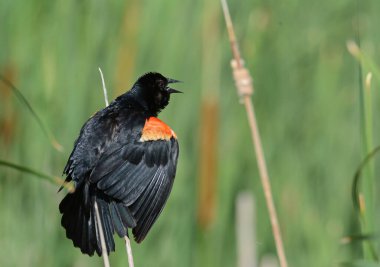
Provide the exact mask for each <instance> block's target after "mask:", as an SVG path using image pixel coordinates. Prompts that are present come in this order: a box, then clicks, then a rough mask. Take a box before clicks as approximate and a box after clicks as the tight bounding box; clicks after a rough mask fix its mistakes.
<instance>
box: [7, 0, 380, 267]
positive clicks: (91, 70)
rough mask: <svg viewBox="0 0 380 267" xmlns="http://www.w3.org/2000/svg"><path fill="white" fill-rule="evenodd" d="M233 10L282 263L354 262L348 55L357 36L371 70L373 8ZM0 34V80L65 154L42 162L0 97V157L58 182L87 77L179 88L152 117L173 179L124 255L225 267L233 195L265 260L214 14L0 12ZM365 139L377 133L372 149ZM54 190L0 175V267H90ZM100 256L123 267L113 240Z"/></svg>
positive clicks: (218, 17)
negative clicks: (163, 129)
mask: <svg viewBox="0 0 380 267" xmlns="http://www.w3.org/2000/svg"><path fill="white" fill-rule="evenodd" d="M230 9H231V15H232V18H233V21H234V23H235V28H236V32H237V36H238V39H239V41H240V48H241V52H242V55H243V57H244V59H245V61H246V65H247V67H248V68H249V69H250V70H251V72H252V74H253V77H254V84H255V88H256V92H255V94H254V104H255V107H256V113H257V118H258V122H259V126H260V131H261V135H262V141H263V146H264V150H265V154H266V159H267V161H268V162H267V164H268V169H269V173H270V176H271V178H272V186H273V192H274V198H275V202H276V206H277V210H278V213H279V220H280V224H281V228H282V232H283V239H284V245H285V249H286V252H287V256H288V261H289V266H311V267H313V266H318V267H319V266H338V265H339V264H340V263H341V262H347V261H352V260H354V259H360V258H362V248H361V246H360V245H358V244H357V245H352V244H349V245H343V244H342V243H341V238H342V237H343V236H347V235H350V234H356V233H359V232H360V226H359V220H358V218H357V217H356V214H355V212H354V208H353V205H352V199H351V182H352V177H353V174H354V172H355V170H356V168H357V166H358V165H359V162H360V161H361V159H362V158H363V156H364V152H363V149H362V142H361V140H362V139H361V132H363V127H362V126H361V125H362V124H361V122H360V103H361V102H360V84H361V81H360V79H359V75H358V62H357V60H355V59H354V57H352V56H351V55H350V53H349V52H348V51H347V48H346V42H347V41H348V40H353V39H355V38H356V37H355V35H356V33H357V32H359V33H360V38H361V47H362V49H363V51H364V52H365V53H366V55H367V56H368V58H371V59H372V60H374V61H379V58H380V49H379V47H380V34H379V25H380V16H379V12H380V1H378V0H364V1H346V0H336V1H330V0H321V1H310V0H309V1H301V0H287V1H259V0H254V1H248V0H241V1H230ZM358 23H359V25H360V27H358ZM0 34H1V35H0V72H1V73H2V74H3V75H5V77H6V78H7V79H8V80H10V81H12V82H13V83H14V84H15V85H16V86H17V87H18V88H19V89H20V91H21V92H22V93H23V94H24V95H25V97H26V98H27V99H28V100H29V101H30V103H31V104H32V106H33V107H34V108H35V110H36V112H37V113H38V114H39V115H40V117H41V119H42V120H43V121H44V123H45V125H47V127H48V128H49V129H50V130H51V131H52V133H54V135H55V137H56V138H57V140H58V141H59V142H60V143H61V144H62V146H63V147H64V151H63V152H62V153H61V152H58V151H56V150H55V149H53V148H52V146H51V145H50V143H49V141H48V139H47V138H46V137H45V135H44V134H43V132H42V131H41V128H40V127H39V126H38V124H37V123H36V121H35V120H34V118H33V117H32V116H31V114H30V113H29V112H28V110H27V109H26V108H25V106H24V105H23V104H22V103H21V102H20V101H19V100H18V99H17V98H16V97H15V95H14V94H12V92H11V90H10V89H9V88H8V87H6V86H4V85H3V84H1V85H0V130H1V131H0V159H5V160H8V161H11V162H15V163H19V164H22V165H24V166H29V167H32V168H34V169H37V170H40V171H42V172H45V173H48V174H52V175H58V176H59V175H60V174H61V172H62V170H63V167H64V165H65V163H66V159H67V157H68V156H69V153H70V151H71V149H72V145H73V142H74V140H75V139H76V137H77V135H78V133H79V130H80V127H81V125H82V124H83V123H84V122H85V120H86V119H87V118H88V117H90V116H91V115H92V114H93V113H94V112H95V111H97V110H99V109H101V108H103V107H104V100H103V93H102V90H101V81H100V76H99V73H98V67H101V68H102V70H103V73H104V75H105V80H106V84H107V88H108V90H109V92H108V94H109V97H110V98H114V97H116V96H117V95H119V94H121V93H123V92H125V91H126V90H128V89H129V88H130V86H131V85H132V84H133V82H134V81H135V80H136V78H137V77H138V76H139V75H141V74H143V73H145V72H148V71H158V72H161V73H162V74H164V75H166V76H168V77H171V78H175V79H179V80H182V81H184V83H182V84H180V85H178V87H177V88H178V89H181V90H182V91H184V92H185V94H183V95H176V96H174V97H173V98H172V101H171V104H170V105H169V107H168V108H167V109H166V110H165V111H163V112H162V114H161V116H160V117H161V118H162V119H163V120H164V121H166V122H167V123H168V124H169V125H171V127H172V128H173V129H174V130H175V131H176V133H177V135H178V137H179V140H180V158H179V166H178V172H177V177H176V181H175V184H174V189H173V191H172V194H171V196H170V198H169V201H168V203H167V205H166V208H165V209H164V212H163V213H162V215H161V216H160V218H159V220H158V221H157V223H156V225H155V226H154V227H153V229H152V230H151V232H150V234H149V235H148V237H147V238H146V240H145V241H144V242H143V243H142V244H140V245H137V244H136V243H133V244H132V246H133V252H134V256H135V265H136V266H144V267H148V266H237V251H236V238H235V200H236V196H237V195H238V193H239V192H240V191H250V192H252V193H253V194H254V195H255V199H256V204H257V205H256V210H257V212H256V213H257V218H256V221H257V225H255V226H254V227H256V229H257V238H256V241H257V242H256V246H257V251H258V256H259V257H262V256H263V255H266V254H275V247H274V243H273V238H272V234H271V228H270V224H269V220H268V215H267V210H266V205H265V202H264V197H263V194H262V188H261V184H260V180H259V176H258V171H257V167H256V163H255V155H254V152H253V149H252V145H251V139H250V132H249V128H248V125H247V121H246V114H245V111H244V108H243V106H241V105H240V104H239V102H238V97H237V95H236V90H235V88H234V83H233V80H232V75H231V70H230V64H229V61H230V59H231V52H230V48H229V42H228V38H227V35H226V31H225V26H224V20H223V17H222V13H221V7H220V3H219V1H194V0H183V1H174V0H171V1H137V0H131V1H121V0H120V1H105V0H97V1H88V0H87V1H72V0H58V1H49V0H39V1H37V0H34V1H21V0H13V1H11V0H1V1H0ZM369 70H371V69H368V68H366V66H364V69H363V75H364V74H366V72H367V71H369ZM377 78H378V77H374V79H373V84H372V85H373V86H372V89H373V91H372V96H371V98H370V101H371V102H372V107H373V118H376V114H377V112H378V111H379V105H378V104H379V103H378V102H379V80H378V79H377ZM378 127H379V123H378V121H376V120H374V123H373V133H374V138H373V142H372V143H373V144H377V141H378V138H376V133H378V131H377V129H378ZM373 144H372V145H373ZM364 150H365V149H364ZM202 163H203V164H202ZM205 163H206V164H205ZM208 176H209V177H208ZM208 179H209V180H208ZM204 186H206V187H207V189H204V188H202V187H204ZM57 189H58V186H55V185H52V184H49V183H47V182H45V181H42V180H39V179H35V178H33V177H32V176H30V175H27V174H21V173H19V172H18V171H15V170H12V169H9V168H4V167H0V266H102V261H101V259H99V258H98V257H92V258H90V257H88V256H84V255H82V254H81V253H80V251H79V250H78V249H76V248H74V247H73V246H72V243H71V241H70V240H68V239H66V238H65V233H64V230H63V228H62V227H61V226H60V219H61V216H60V214H59V212H58V204H59V202H60V200H61V199H62V198H63V195H64V193H63V192H61V193H59V194H57ZM202 192H206V193H205V194H206V197H201V195H202V194H203V193H202ZM202 209H203V210H202ZM377 211H378V210H377ZM117 239H118V238H117ZM110 259H111V266H127V257H126V253H125V251H124V244H123V242H122V240H119V239H118V241H117V247H116V253H113V254H112V255H111V258H110Z"/></svg>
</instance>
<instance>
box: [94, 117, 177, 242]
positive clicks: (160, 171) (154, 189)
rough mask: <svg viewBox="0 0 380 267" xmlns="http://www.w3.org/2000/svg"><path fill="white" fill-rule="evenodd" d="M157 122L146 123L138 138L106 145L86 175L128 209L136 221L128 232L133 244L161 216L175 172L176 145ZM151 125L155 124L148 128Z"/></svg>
mask: <svg viewBox="0 0 380 267" xmlns="http://www.w3.org/2000/svg"><path fill="white" fill-rule="evenodd" d="M157 120H158V119H155V120H154V121H151V123H149V122H148V121H147V123H146V124H145V126H144V129H143V130H142V132H140V135H139V138H134V139H128V140H125V139H124V140H125V141H124V143H119V142H116V143H114V144H112V145H110V146H109V147H108V148H107V151H105V153H103V154H102V156H101V157H100V159H99V160H98V162H97V164H96V166H95V167H94V168H93V169H92V171H91V174H90V176H89V181H90V183H93V184H96V185H97V188H98V189H99V190H101V191H102V192H103V193H104V194H106V195H108V196H109V197H112V198H114V199H115V200H117V201H121V202H123V203H124V204H125V205H126V206H128V208H129V210H130V211H131V213H132V215H133V217H134V219H135V221H136V227H134V228H133V230H132V232H133V235H134V237H135V240H136V241H137V242H141V241H142V240H143V239H144V238H145V236H146V234H147V233H148V231H149V230H150V228H151V227H152V225H153V223H154V222H155V221H156V219H157V217H158V215H159V214H160V213H161V211H162V209H163V207H164V205H165V203H166V200H167V199H168V196H169V194H170V191H171V188H172V185H173V182H174V177H175V173H176V166H177V158H178V150H179V148H178V142H177V140H176V138H175V134H174V133H172V132H170V131H167V129H166V128H165V129H164V128H162V127H163V126H164V125H165V124H163V123H162V124H159V123H158V124H157ZM152 123H156V125H154V127H150V128H149V127H148V126H152ZM165 126H166V127H167V125H165ZM147 129H149V131H146V130H147ZM163 129H164V130H165V131H164V130H163Z"/></svg>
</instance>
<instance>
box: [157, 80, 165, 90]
mask: <svg viewBox="0 0 380 267" xmlns="http://www.w3.org/2000/svg"><path fill="white" fill-rule="evenodd" d="M157 86H158V87H159V88H160V89H163V88H164V87H165V83H164V81H163V80H157Z"/></svg>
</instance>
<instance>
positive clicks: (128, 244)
mask: <svg viewBox="0 0 380 267" xmlns="http://www.w3.org/2000/svg"><path fill="white" fill-rule="evenodd" d="M99 72H100V77H101V79H102V86H103V93H104V101H105V103H106V106H108V94H107V88H106V83H105V82H104V77H103V72H102V69H101V68H99ZM95 205H96V207H95V208H97V204H96V202H95ZM99 220H100V219H99ZM101 227H102V225H101V224H100V228H101ZM103 238H104V236H103ZM124 239H125V249H126V251H127V255H128V264H129V267H134V266H135V265H134V263H133V255H132V247H131V242H130V241H129V238H128V236H124ZM102 247H103V244H102ZM106 256H107V260H108V255H107V253H106ZM103 258H104V259H105V257H104V254H103ZM104 261H105V260H104ZM104 266H107V265H106V262H104ZM108 266H109V263H108Z"/></svg>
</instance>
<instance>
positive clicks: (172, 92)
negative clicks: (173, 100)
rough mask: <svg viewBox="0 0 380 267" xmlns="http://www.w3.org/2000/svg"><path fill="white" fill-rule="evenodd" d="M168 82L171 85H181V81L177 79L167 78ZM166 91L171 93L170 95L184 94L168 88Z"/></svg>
mask: <svg viewBox="0 0 380 267" xmlns="http://www.w3.org/2000/svg"><path fill="white" fill-rule="evenodd" d="M167 80H168V84H170V83H181V81H178V80H175V79H170V78H167ZM166 90H167V91H168V92H169V94H176V93H182V92H181V91H178V90H176V89H173V88H170V87H166Z"/></svg>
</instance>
